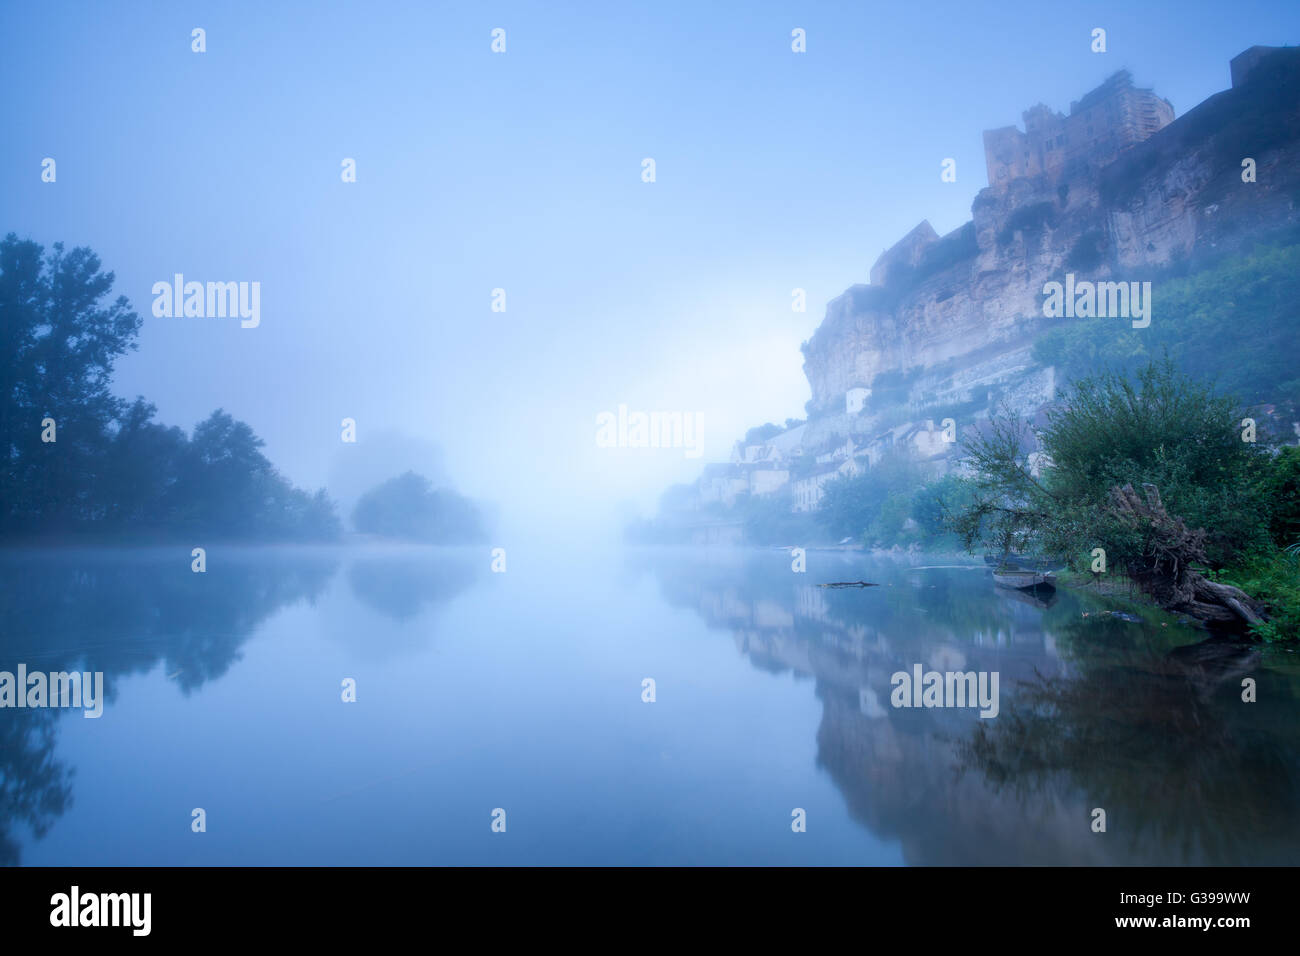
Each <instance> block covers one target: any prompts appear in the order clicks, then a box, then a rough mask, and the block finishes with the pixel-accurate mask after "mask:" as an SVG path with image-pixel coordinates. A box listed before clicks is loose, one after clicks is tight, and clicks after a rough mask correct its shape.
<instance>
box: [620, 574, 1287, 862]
mask: <svg viewBox="0 0 1300 956" xmlns="http://www.w3.org/2000/svg"><path fill="white" fill-rule="evenodd" d="M813 557H815V558H816V559H817V560H816V561H814V560H813ZM631 560H632V563H633V564H634V565H636V566H638V567H639V568H641V569H642V570H646V571H649V572H651V573H653V574H654V576H655V577H656V578H657V579H658V581H659V584H660V587H661V589H662V592H663V594H664V596H665V598H666V599H667V600H668V601H669V602H671V603H674V604H676V605H679V606H688V607H692V608H694V609H695V610H696V611H697V612H698V613H699V614H700V615H701V616H702V617H703V618H704V619H705V620H706V621H707V622H708V623H709V624H710V625H711V626H714V627H718V628H722V629H725V630H727V631H729V632H730V633H731V634H732V636H733V638H734V640H735V642H736V646H737V648H738V649H739V650H740V651H741V652H742V653H743V654H745V655H746V656H747V657H748V658H749V660H750V661H751V662H752V663H753V664H754V665H755V666H757V667H760V668H762V669H764V670H768V671H773V672H781V671H792V672H794V673H796V674H800V675H808V676H811V677H813V678H815V680H816V693H817V697H818V699H819V700H820V701H821V703H822V708H823V710H822V720H821V724H820V726H819V729H818V732H817V752H818V757H817V759H818V764H819V766H820V767H822V768H823V769H824V770H825V771H826V772H827V773H829V774H830V776H831V778H832V779H833V780H834V781H835V783H836V785H837V787H838V788H839V790H840V791H841V793H842V794H843V796H844V798H845V800H846V801H847V803H848V805H849V808H850V811H851V813H852V815H853V816H854V818H855V819H857V820H858V821H860V822H861V823H862V824H863V825H865V826H866V827H867V828H869V829H870V830H871V831H872V832H873V833H874V834H875V835H876V836H878V837H882V838H894V839H897V840H899V841H901V843H902V846H903V851H904V857H905V859H906V861H907V862H908V863H911V864H919V865H927V864H1074V865H1081V864H1098V865H1108V864H1129V863H1152V864H1176V863H1247V864H1250V863H1254V864H1259V863H1282V862H1288V863H1290V862H1294V860H1295V855H1296V851H1297V849H1300V839H1298V838H1297V834H1296V830H1295V827H1294V825H1293V822H1292V821H1293V819H1294V813H1295V810H1296V809H1297V807H1300V760H1298V759H1297V758H1300V743H1298V741H1300V737H1298V736H1297V731H1298V730H1300V719H1298V717H1300V700H1298V699H1297V680H1296V674H1295V669H1294V667H1292V666H1289V660H1290V659H1289V658H1286V657H1285V656H1284V652H1282V651H1280V650H1277V649H1266V650H1261V649H1259V648H1255V647H1241V646H1240V645H1232V644H1223V643H1218V642H1213V641H1210V642H1207V641H1205V640H1204V637H1205V635H1204V634H1203V633H1202V632H1199V631H1195V630H1191V629H1186V628H1183V627H1181V626H1179V625H1178V623H1177V622H1176V621H1173V620H1172V619H1169V618H1165V617H1163V616H1157V617H1155V618H1154V619H1153V620H1151V621H1149V622H1146V623H1143V624H1132V623H1128V622H1126V621H1124V620H1122V619H1118V618H1115V617H1112V616H1109V615H1107V614H1105V613H1103V611H1104V606H1103V605H1102V604H1101V603H1100V599H1099V598H1096V597H1094V596H1092V595H1089V594H1081V593H1079V592H1074V591H1069V590H1061V591H1058V593H1057V594H1056V596H1055V597H1054V598H1053V599H1052V600H1050V601H1042V600H1032V599H1031V600H1025V598H1024V597H1023V596H1021V595H1019V594H1017V593H1015V592H1007V591H1005V590H1001V589H994V588H993V587H992V585H991V582H990V581H989V578H988V576H987V574H986V573H985V571H984V570H983V569H982V568H975V567H973V568H969V569H957V568H926V569H914V568H912V567H909V566H908V563H907V562H897V563H895V562H887V561H885V562H874V563H870V562H868V563H864V562H863V561H862V559H860V558H859V559H850V558H845V557H840V556H833V555H816V556H811V557H810V561H809V572H808V573H806V574H794V573H792V572H791V570H790V560H789V558H788V556H785V555H782V554H780V553H767V554H763V553H741V552H717V553H714V554H712V555H708V556H706V557H704V558H702V559H692V558H690V557H688V556H686V555H684V554H680V553H679V554H675V555H664V554H658V555H641V556H638V557H635V558H633V559H631ZM814 565H816V566H814ZM864 568H865V570H864ZM819 572H820V573H819ZM846 575H847V577H846ZM863 576H865V577H867V578H868V579H870V580H874V581H876V582H878V583H880V584H881V585H882V586H881V587H878V588H869V589H863V590H858V589H853V590H828V589H822V588H819V587H817V586H816V585H817V583H818V582H819V581H837V580H846V579H848V580H856V579H858V578H859V577H863ZM915 663H922V664H924V665H925V666H926V667H927V668H932V669H935V670H941V671H943V670H963V671H969V670H974V671H994V670H996V671H998V672H1000V674H1001V688H1002V693H1001V697H1002V705H1001V708H1002V709H1001V714H1000V715H999V716H998V717H997V718H995V719H992V720H981V719H979V718H978V717H977V716H976V715H975V714H974V712H973V711H970V710H964V709H895V708H894V707H892V706H891V705H890V701H889V692H890V689H891V685H890V677H891V675H892V674H893V673H894V672H896V671H900V670H910V669H911V667H912V666H913V664H915ZM1247 676H1251V677H1254V678H1255V679H1256V680H1257V681H1258V683H1259V686H1260V694H1261V697H1260V702H1259V703H1254V704H1250V703H1244V702H1243V701H1242V699H1241V691H1242V687H1241V679H1242V678H1243V677H1247ZM1094 807H1102V808H1104V809H1105V810H1106V812H1107V817H1108V832H1107V833H1105V834H1096V833H1093V832H1092V831H1091V828H1090V822H1091V810H1092V808H1094Z"/></svg>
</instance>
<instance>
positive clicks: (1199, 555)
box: [1110, 484, 1266, 625]
mask: <svg viewBox="0 0 1300 956" xmlns="http://www.w3.org/2000/svg"><path fill="white" fill-rule="evenodd" d="M1142 493H1143V495H1144V496H1145V500H1143V499H1142V498H1139V497H1138V494H1137V492H1136V491H1134V490H1133V486H1132V485H1125V486H1124V487H1122V488H1121V487H1119V486H1118V485H1117V486H1115V487H1114V488H1111V490H1110V511H1111V513H1112V514H1114V515H1115V516H1116V517H1118V518H1120V519H1121V520H1123V521H1125V522H1127V523H1129V524H1130V525H1132V526H1134V527H1138V528H1142V529H1143V530H1144V531H1145V532H1146V533H1147V547H1146V553H1145V554H1144V555H1143V561H1142V564H1141V565H1140V566H1138V567H1133V568H1129V569H1128V573H1129V576H1130V577H1132V578H1133V580H1134V581H1136V582H1137V585H1138V587H1140V588H1141V589H1142V590H1143V591H1144V592H1146V593H1147V594H1149V595H1150V596H1151V597H1152V598H1154V599H1155V600H1156V601H1157V602H1158V603H1159V604H1160V606H1161V607H1164V608H1165V609H1166V610H1170V611H1175V612H1178V613H1182V614H1187V615H1190V616H1191V617H1194V618H1196V619H1197V620H1200V621H1207V622H1216V623H1221V624H1238V625H1240V624H1243V623H1244V624H1255V623H1257V622H1259V621H1262V620H1265V619H1266V615H1265V614H1264V612H1263V610H1262V609H1261V608H1260V606H1259V605H1258V604H1256V603H1255V602H1254V601H1253V600H1252V599H1251V597H1250V596H1249V595H1247V594H1246V592H1244V591H1242V590H1241V589H1239V588H1234V587H1232V586H1231V585H1228V584H1219V583H1217V582H1215V581H1211V580H1209V579H1208V578H1206V577H1205V576H1204V575H1202V574H1201V573H1200V572H1199V571H1197V570H1195V568H1194V567H1193V565H1198V564H1199V565H1204V564H1206V563H1207V560H1208V559H1207V558H1206V555H1205V531H1204V529H1201V528H1197V529H1195V530H1189V529H1188V527H1187V525H1185V524H1184V523H1183V519H1182V518H1179V517H1176V516H1174V515H1171V514H1169V513H1168V512H1167V511H1165V506H1164V504H1163V503H1162V502H1161V501H1160V492H1159V490H1158V489H1157V488H1156V486H1155V485H1150V484H1144V485H1143V486H1142Z"/></svg>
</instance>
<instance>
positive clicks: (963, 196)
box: [0, 0, 1300, 522]
mask: <svg viewBox="0 0 1300 956" xmlns="http://www.w3.org/2000/svg"><path fill="white" fill-rule="evenodd" d="M194 27H202V28H204V29H205V30H206V33H207V52H206V53H203V54H196V53H193V52H191V49H190V43H191V40H190V31H191V29H192V28H194ZM497 27H500V28H503V29H505V30H506V42H507V48H506V52H505V53H504V54H494V53H492V52H491V49H490V43H491V36H490V34H491V31H492V29H493V28H497ZM796 27H800V28H803V29H804V30H806V32H807V47H808V49H807V53H805V54H801V55H797V54H794V53H792V52H791V49H790V33H791V30H792V29H794V28H796ZM1094 27H1102V28H1104V29H1106V31H1107V40H1108V52H1107V53H1105V54H1096V53H1093V52H1091V50H1090V33H1091V30H1092V29H1093V28H1094ZM1298 35H1300V4H1294V3H1281V2H1269V3H1252V2H1236V3H1232V4H1227V3H1195V2H1190V3H1189V2H1180V3H1143V4H1132V3H1097V4H1070V5H1065V4H1057V3H1017V2H1009V3H999V4H997V5H992V4H989V5H985V4H971V3H941V4H936V3H903V4H876V3H872V4H866V3H859V4H848V3H846V4H830V3H825V4H822V3H743V4H741V3H735V4H707V5H701V4H692V3H654V4H635V5H634V4H617V5H615V4H598V3H591V4H543V3H528V4H492V3H484V4H472V3H465V4H429V3H420V4H382V3H376V4H367V5H355V6H347V5H343V4H333V3H312V4H252V3H222V4H184V3H179V4H178V3H157V4H144V3H132V4H85V3H42V4H40V5H35V4H22V5H20V4H17V3H14V2H10V0H5V2H3V3H0V72H2V73H3V78H4V81H5V82H3V84H0V115H3V117H4V135H3V136H2V137H0V230H2V231H4V232H8V231H14V232H17V233H18V234H19V235H21V236H24V237H31V238H34V239H36V240H38V241H41V242H43V243H46V244H47V245H48V244H49V243H52V242H54V241H57V240H63V241H64V242H66V243H68V244H69V245H89V246H91V247H92V248H93V249H94V250H95V251H96V252H98V253H99V254H100V256H101V258H102V259H103V261H104V264H105V266H106V268H110V269H112V270H114V271H115V272H116V273H117V279H118V284H117V291H118V292H120V293H122V294H125V295H127V296H128V297H129V298H130V299H131V301H132V303H133V304H134V306H135V308H136V309H137V311H139V312H140V314H141V315H142V316H143V317H144V319H145V322H144V327H143V329H142V331H141V335H140V339H139V345H140V348H139V351H138V352H136V353H134V354H132V355H130V356H129V357H128V358H126V359H124V360H123V361H122V362H121V363H120V364H119V370H118V376H117V387H118V391H119V392H120V393H122V394H124V395H129V396H133V395H135V394H137V393H139V394H144V395H145V396H146V397H148V398H149V399H151V400H152V401H154V402H155V403H156V404H157V405H158V409H159V417H160V419H161V420H163V421H165V422H167V423H170V424H179V425H183V426H185V427H186V428H190V427H192V426H193V425H194V423H195V422H197V421H198V420H200V419H201V418H203V417H205V416H206V415H207V414H208V413H209V412H210V411H211V410H212V409H213V408H215V407H218V406H221V407H224V408H225V409H227V410H228V411H230V412H231V413H233V414H235V415H236V416H237V417H239V418H242V419H245V420H247V421H248V422H249V423H250V424H252V426H253V427H254V429H255V430H256V431H257V432H258V433H259V434H260V435H261V436H262V437H263V438H265V439H266V442H267V453H268V454H269V456H270V457H271V458H272V460H273V461H275V462H276V463H277V464H278V465H279V466H280V467H281V469H282V470H283V471H284V472H285V473H286V474H287V475H288V476H289V477H290V478H292V479H293V480H295V481H297V482H299V483H301V484H304V485H308V486H317V485H320V484H324V483H327V482H328V481H330V478H331V475H332V474H340V473H342V472H341V471H340V470H342V471H346V470H347V469H348V468H349V467H352V466H351V465H349V463H348V460H347V458H346V456H347V455H356V454H361V455H364V454H366V444H367V442H366V439H367V436H371V437H372V438H373V437H377V436H380V435H383V436H385V441H384V442H383V443H382V447H383V449H384V451H383V452H382V454H383V455H384V456H386V457H385V458H384V461H385V463H387V462H388V460H389V458H390V457H391V459H392V465H393V467H394V468H396V467H399V466H404V464H403V462H402V461H401V460H400V459H401V456H402V452H401V448H402V447H403V443H406V444H407V445H409V448H410V449H411V457H410V462H412V463H416V464H418V463H419V461H420V460H422V459H421V456H422V455H423V456H425V457H428V456H427V448H428V445H429V443H430V442H436V443H438V444H439V445H440V446H441V447H442V449H443V450H444V453H445V464H446V469H447V472H448V473H449V474H450V475H451V477H452V479H453V480H454V481H455V483H456V484H458V485H459V486H460V487H461V488H462V489H463V490H466V491H468V492H470V493H471V494H476V495H479V496H481V497H485V498H489V499H493V500H496V501H498V502H499V503H500V505H501V509H502V513H503V515H504V516H505V517H507V518H508V519H511V520H515V521H518V522H526V521H528V520H532V519H535V518H537V517H538V516H539V515H543V514H545V515H547V516H550V517H554V516H556V515H560V514H565V515H568V514H572V513H582V514H584V515H586V516H587V517H590V518H592V519H593V520H599V521H604V520H606V519H607V518H608V517H609V516H610V515H612V514H615V513H617V511H618V510H619V509H620V508H621V507H623V506H624V503H626V502H630V503H633V504H634V505H636V506H639V507H641V508H643V509H645V508H648V507H650V506H651V505H652V503H653V501H654V499H655V497H656V496H657V495H658V493H659V492H660V491H662V489H663V488H664V487H665V486H666V485H667V484H668V483H669V482H671V481H674V480H689V479H691V478H693V477H694V476H695V475H696V474H697V473H698V470H699V467H700V461H698V460H695V461H692V460H689V459H687V458H686V457H685V456H684V455H683V454H682V453H681V451H678V450H648V449H647V450H638V449H600V448H597V447H596V444H595V440H594V435H595V419H596V415H597V414H598V413H600V412H602V411H606V410H609V411H613V410H615V409H616V408H617V406H618V405H619V404H620V403H621V404H626V405H628V406H629V407H630V408H632V409H644V410H647V411H648V410H656V409H663V410H678V411H689V412H698V413H700V414H701V416H702V420H703V434H704V440H705V449H706V455H705V458H706V459H707V458H711V457H721V456H724V455H725V454H726V452H727V449H728V448H729V446H730V443H731V442H732V441H733V440H734V439H735V438H736V437H738V436H739V434H740V433H742V432H743V431H744V429H745V428H746V427H748V426H750V425H754V424H760V423H762V422H763V421H766V420H776V421H781V420H784V419H785V418H787V417H801V416H802V415H803V403H804V402H805V401H806V400H807V398H808V397H809V393H808V387H807V383H806V381H805V379H804V377H803V373H802V367H801V366H802V358H801V356H800V353H799V344H800V342H802V341H803V340H805V339H807V338H808V337H809V336H810V335H811V334H812V332H813V330H814V329H815V328H816V326H817V324H818V323H819V321H820V319H821V316H822V313H823V310H824V308H825V304H826V302H827V301H828V300H829V299H831V298H833V297H835V296H836V295H838V294H839V293H841V292H842V291H844V289H845V288H847V287H848V286H849V285H852V284H854V283H857V282H865V281H867V273H868V270H869V268H870V265H871V263H872V262H873V261H874V260H875V258H876V256H878V255H879V254H880V252H881V251H883V250H884V249H885V248H886V247H888V246H889V245H891V244H892V243H893V242H894V241H896V240H897V239H898V238H900V237H901V236H902V235H903V234H904V233H905V232H906V231H907V230H909V229H910V228H911V227H912V226H914V225H915V224H916V223H917V222H919V221H920V220H922V219H927V218H928V219H929V220H930V222H931V223H932V224H933V225H934V227H935V228H936V229H937V230H938V231H939V232H940V233H945V232H947V231H949V230H951V229H954V228H956V227H957V226H959V225H961V224H962V223H963V222H965V221H966V220H967V219H968V218H969V210H970V203H971V200H972V199H973V198H974V196H975V194H976V193H977V192H978V190H979V189H981V188H982V187H984V186H985V185H986V178H985V172H984V164H983V155H982V147H981V136H980V134H981V131H982V130H983V129H986V128H992V127H996V126H1003V125H1008V124H1011V123H1018V122H1019V121H1020V114H1021V111H1022V110H1024V109H1025V108H1026V107H1028V106H1030V105H1031V104H1033V103H1035V102H1038V101H1042V102H1045V103H1047V104H1048V105H1049V106H1051V107H1052V108H1054V109H1058V110H1061V111H1065V110H1068V108H1069V104H1070V101H1071V100H1074V99H1078V98H1079V97H1080V96H1081V95H1082V94H1083V93H1084V92H1086V91H1087V90H1089V89H1091V88H1092V87H1093V86H1095V85H1096V84H1097V83H1099V82H1100V81H1101V80H1102V79H1104V78H1105V77H1106V76H1107V75H1109V74H1110V73H1112V72H1114V71H1115V70H1118V69H1121V68H1128V69H1129V70H1131V71H1132V72H1133V74H1134V77H1135V80H1136V81H1137V83H1138V85H1140V86H1151V87H1154V88H1155V90H1156V91H1157V92H1158V93H1160V94H1161V95H1163V96H1165V97H1166V98H1167V99H1169V100H1170V101H1171V102H1172V103H1173V104H1174V107H1175V110H1176V112H1177V114H1178V115H1182V114H1183V113H1184V112H1186V111H1187V110H1188V109H1190V108H1191V107H1193V106H1195V105H1196V104H1197V103H1199V102H1200V101H1201V100H1203V99H1204V98H1205V97H1207V96H1209V95H1210V94H1212V93H1214V92H1217V91H1218V90H1221V89H1225V88H1226V87H1227V86H1228V85H1229V79H1228V60H1229V59H1230V58H1231V57H1232V56H1234V55H1235V54H1236V53H1238V52H1240V51H1241V50H1243V49H1245V48H1246V47H1248V46H1250V45H1252V44H1256V43H1261V44H1267V45H1281V44H1286V43H1295V41H1296V39H1297V36H1298ZM47 156H49V157H54V158H55V159H56V161H57V164H58V166H57V169H58V179H57V182H56V183H53V184H49V183H42V182H41V179H40V164H41V160H42V159H43V158H44V157H47ZM345 157H351V158H354V159H355V160H356V162H357V176H358V181H357V182H356V183H354V184H345V183H343V182H341V180H340V163H341V161H342V160H343V158H345ZM645 157H653V158H654V159H655V161H656V165H657V170H656V172H657V181H656V182H654V183H652V184H649V183H644V182H642V181H641V175H640V174H641V160H642V159H643V158H645ZM945 157H953V158H955V159H956V160H957V182H956V183H943V182H941V181H940V178H939V172H940V163H941V161H942V160H943V159H944V158H945ZM176 272H182V273H184V274H185V275H186V277H187V278H190V279H195V280H199V281H207V280H245V281H254V280H256V281H259V282H260V283H261V286H262V323H261V325H260V326H259V327H258V328H257V329H240V327H239V324H238V322H237V321H235V322H230V321H223V320H199V319H165V318H154V317H153V316H152V315H151V314H150V305H151V301H152V296H151V293H150V290H151V286H152V284H153V283H154V282H156V281H159V280H170V277H171V276H172V275H173V273H176ZM498 287H500V288H504V289H505V290H506V294H507V311H506V312H505V313H496V312H492V311H491V309H490V301H491V290H492V289H494V288H498ZM795 287H801V288H804V289H806V290H807V294H808V311H807V312H806V313H804V314H798V313H794V312H792V310H791V308H790V293H791V289H793V288H795ZM344 417H352V418H355V419H356V420H357V423H358V434H359V441H358V443H357V445H355V446H342V445H341V443H340V438H339V435H340V421H341V419H342V418H344ZM380 447H381V443H379V442H377V441H376V442H372V443H371V449H372V451H371V454H380V452H379V451H378V449H379V448H380Z"/></svg>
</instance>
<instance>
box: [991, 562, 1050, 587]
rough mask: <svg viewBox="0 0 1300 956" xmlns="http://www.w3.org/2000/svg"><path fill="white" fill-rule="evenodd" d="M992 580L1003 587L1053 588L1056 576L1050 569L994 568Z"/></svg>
mask: <svg viewBox="0 0 1300 956" xmlns="http://www.w3.org/2000/svg"><path fill="white" fill-rule="evenodd" d="M993 582H994V583H995V584H997V585H999V586H1000V587H1004V588H1018V589H1020V590H1026V589H1030V588H1054V587H1056V577H1055V575H1053V574H1052V572H1051V571H1026V570H1024V569H1022V568H1006V567H1002V568H994V569H993Z"/></svg>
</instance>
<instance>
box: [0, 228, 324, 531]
mask: <svg viewBox="0 0 1300 956" xmlns="http://www.w3.org/2000/svg"><path fill="white" fill-rule="evenodd" d="M113 281H114V276H113V273H111V272H104V271H103V270H102V269H101V268H100V262H99V259H98V257H96V256H95V254H94V253H93V252H91V251H90V250H89V249H84V248H79V249H73V250H72V251H70V252H65V251H64V248H63V245H62V244H61V243H59V244H55V246H54V248H53V252H52V253H51V254H50V255H48V256H47V255H45V254H44V249H43V248H42V247H41V246H40V245H38V244H36V243H34V242H32V241H30V240H20V239H18V238H17V237H16V236H14V235H13V234H10V235H8V236H6V237H5V239H4V240H3V241H0V535H16V534H21V535H28V536H31V535H51V534H60V533H69V532H75V533H85V532H93V533H100V534H115V535H122V534H132V535H149V536H158V535H163V536H166V535H174V534H181V533H184V534H192V533H195V532H202V533H204V534H205V535H209V536H219V537H229V538H245V537H246V538H253V537H260V538H267V537H285V538H328V537H331V536H333V535H337V533H338V530H339V525H338V518H337V516H336V515H335V513H334V506H333V503H332V502H331V501H330V500H329V498H328V497H327V496H326V495H325V494H324V492H323V491H319V492H316V493H315V494H314V495H310V494H308V493H306V492H304V491H301V490H299V489H296V488H294V487H293V486H292V485H291V484H290V483H289V482H288V481H286V480H285V479H284V478H283V477H282V476H281V475H279V474H278V473H277V472H276V471H275V469H274V467H273V466H272V465H271V463H270V462H269V461H268V460H267V459H266V458H265V456H263V455H262V453H261V451H260V448H261V447H262V441H261V439H259V438H258V437H257V436H256V435H255V434H253V430H252V429H251V428H250V427H249V426H248V425H247V424H245V423H243V422H239V421H236V420H235V419H233V418H232V417H231V416H230V415H228V414H226V413H225V412H223V411H221V410H220V409H218V410H217V411H216V412H214V413H213V414H212V416H211V417H209V418H208V419H207V420H206V421H204V422H202V423H200V424H199V425H198V427H197V428H195V430H194V435H193V437H192V438H187V437H186V435H185V433H184V432H183V431H181V429H179V428H174V427H173V428H169V427H166V426H164V425H161V424H158V423H157V422H155V421H154V420H153V416H154V412H155V409H154V406H153V405H151V404H149V403H148V402H146V401H145V400H144V399H143V398H137V399H136V400H135V401H134V402H131V403H128V402H126V401H123V400H122V399H120V398H118V397H116V396H115V395H113V393H112V391H111V389H110V386H111V382H112V372H113V364H114V362H115V361H116V359H117V358H118V357H119V356H121V355H123V354H125V353H126V352H127V351H128V350H131V349H134V348H135V347H136V345H135V338H136V335H137V333H138V331H139V327H140V317H139V316H138V315H137V314H136V313H135V312H133V311H132V310H131V307H130V303H129V302H128V301H127V300H126V299H125V298H124V297H122V296H118V297H117V298H116V299H112V300H111V301H110V300H109V296H110V295H111V290H112V286H113ZM46 419H52V420H53V422H54V425H53V429H54V435H53V437H54V439H55V440H54V441H53V442H45V441H43V440H42V435H43V432H45V431H46V428H45V425H44V424H43V423H44V421H45V420H46Z"/></svg>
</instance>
